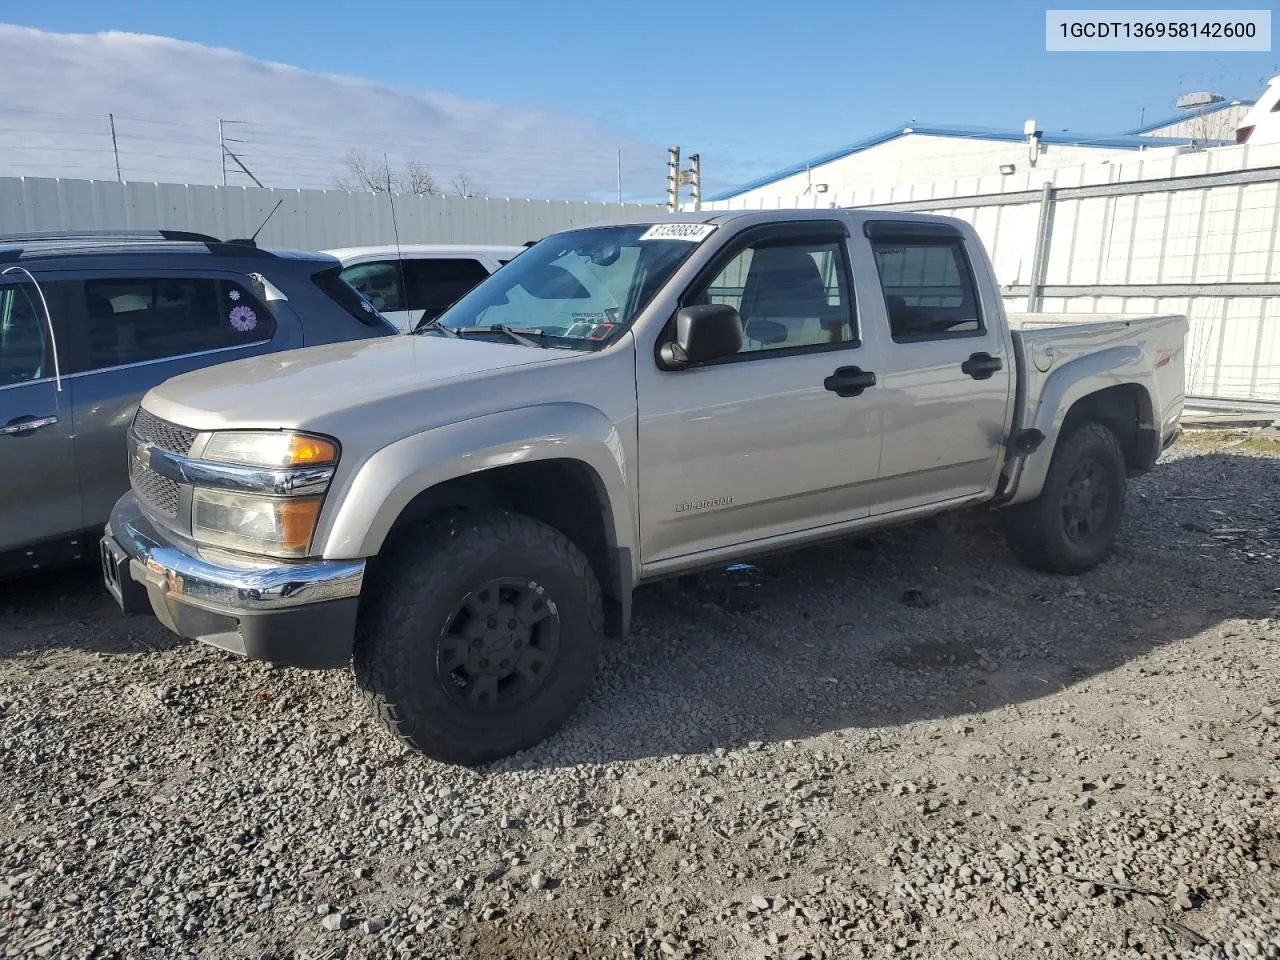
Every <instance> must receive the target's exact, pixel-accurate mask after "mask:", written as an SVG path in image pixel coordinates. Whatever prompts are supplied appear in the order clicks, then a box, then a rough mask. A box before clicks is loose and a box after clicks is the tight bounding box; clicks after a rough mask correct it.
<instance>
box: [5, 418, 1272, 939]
mask: <svg viewBox="0 0 1280 960" xmlns="http://www.w3.org/2000/svg"><path fill="white" fill-rule="evenodd" d="M1278 456H1280V446H1271V445H1269V444H1268V443H1267V442H1265V441H1259V440H1252V441H1249V442H1244V443H1238V442H1237V443H1235V444H1234V445H1231V444H1228V443H1225V442H1224V440H1223V438H1222V437H1220V436H1215V437H1214V438H1213V439H1207V438H1206V437H1199V438H1193V439H1191V440H1189V441H1187V442H1184V443H1181V444H1179V446H1177V447H1175V448H1174V450H1172V451H1171V452H1170V454H1169V455H1168V456H1167V457H1166V459H1165V462H1164V463H1162V464H1161V466H1159V467H1158V468H1157V470H1156V471H1155V472H1153V473H1152V474H1150V475H1149V476H1148V477H1145V478H1142V479H1141V480H1139V481H1136V482H1135V483H1133V484H1132V486H1131V494H1130V501H1129V513H1128V516H1127V520H1126V526H1125V530H1124V534H1123V542H1122V545H1121V547H1120V548H1119V550H1118V553H1117V555H1116V557H1115V558H1114V559H1113V560H1112V561H1111V562H1109V563H1108V564H1106V565H1105V566H1104V567H1103V568H1100V569H1099V570H1097V571H1094V572H1093V573H1091V574H1089V575H1087V576H1085V577H1083V578H1079V579H1070V578H1054V577H1048V576H1041V575H1038V574H1034V573H1031V572H1028V571H1027V570H1025V569H1022V568H1021V567H1019V566H1018V565H1016V563H1015V562H1014V561H1013V559H1012V558H1011V557H1010V555H1009V554H1008V552H1007V551H1006V550H1005V548H1004V546H1003V544H1002V542H1001V540H1000V538H999V536H998V534H997V532H996V531H995V530H994V528H993V527H992V526H991V524H990V523H989V522H988V521H986V520H983V519H981V518H974V519H966V520H965V521H963V522H962V523H961V524H960V525H959V529H958V530H954V531H951V532H944V531H942V530H940V529H937V528H935V527H934V526H925V525H922V526H918V527H911V528H904V529H901V530H897V531H894V532H891V533H887V534H883V535H877V536H875V537H874V538H871V539H867V540H862V541H857V542H851V543H845V544H841V545H838V546H834V547H830V548H823V549H815V550H808V551H804V552H800V553H796V554H793V555H790V556H786V557H779V558H773V559H769V560H767V561H762V562H760V563H759V564H758V565H757V566H754V567H750V568H747V569H742V570H736V571H726V572H725V573H724V574H720V575H714V576H705V577H701V578H699V579H698V580H697V582H696V583H692V584H691V583H687V582H685V583H673V584H664V585H656V586H653V587H648V588H645V589H643V590H641V591H640V592H639V594H638V595H637V617H636V625H635V629H634V631H633V632H632V634H631V635H630V636H629V637H627V638H626V639H625V640H624V641H621V642H618V643H616V644H613V645H612V646H611V648H610V652H609V654H608V656H607V659H606V662H605V664H604V666H603V668H602V671H601V674H600V677H599V680H598V683H597V687H596V692H595V694H594V695H593V696H592V698H591V699H590V700H589V701H588V702H587V703H586V704H585V705H584V706H583V708H582V709H580V710H579V711H578V713H577V714H576V715H575V716H574V718H573V719H572V720H571V721H570V723H569V725H568V726H567V727H566V728H565V729H564V730H563V731H562V732H561V733H560V734H558V735H557V736H555V737H553V738H552V739H551V740H549V741H548V742H546V743H545V744H542V745H540V746H539V747H537V748H535V749H533V750H531V751H528V752H527V753H525V754H522V755H520V756H518V757H514V758H509V759H508V760H506V761H503V762H501V763H498V764H496V765H493V766H491V767H488V768H485V769H481V770H475V771H471V770H464V769H459V768H449V767H444V766H441V765H438V764H434V763H431V762H428V761H425V760H422V759H420V758H417V757H415V756H412V755H408V754H405V753H403V752H402V751H401V750H400V749H399V748H398V747H396V746H395V745H393V743H392V742H391V741H390V740H389V738H387V737H386V736H384V735H383V734H382V733H381V732H380V731H379V730H377V729H376V728H375V727H374V725H373V724H372V723H371V722H370V721H369V720H368V719H367V718H366V715H365V713H364V710H363V708H362V707H361V705H360V703H359V702H358V699H357V696H356V694H355V690H354V685H353V682H352V680H351V678H350V677H349V676H348V675H347V674H346V673H342V672H333V673H305V672H300V671H292V670H283V669H274V668H271V667H268V666H265V665H262V664H254V663H245V662H242V661H238V660H235V659H233V658H231V657H229V656H227V655H223V654H220V653H218V652H217V651H213V650H209V649H205V648H202V647H200V646H198V645H196V644H192V643H187V642H185V641H178V640H175V639H173V638H171V637H170V636H169V635H168V634H166V633H165V632H164V631H163V630H162V629H161V628H160V627H159V626H158V625H157V624H155V623H154V622H152V621H150V620H146V619H138V618H135V619H125V618H123V617H121V616H119V615H118V614H116V613H115V612H114V610H113V608H112V605H111V603H110V601H109V600H108V599H107V598H106V596H105V595H104V594H103V593H102V592H101V590H100V588H99V586H98V582H97V577H96V574H95V573H94V572H93V571H73V572H71V573H64V574H61V575H58V576H56V577H55V576H47V577H43V578H38V579H32V580H25V581H21V582H14V583H9V584H4V585H0V811H3V816H2V817H0V956H4V957H28V956H34V957H59V958H61V957H67V958H75V957H145V958H152V957H154V958H166V960H167V958H179V957H197V956H198V957H218V958H220V957H237V958H238V957H246V958H252V960H258V958H268V957H270V958H281V960H283V958H313V960H318V958H337V957H347V958H353V960H354V958H362V957H400V956H403V957H468V958H470V957H477V958H505V957H510V958H521V960H524V958H541V957H546V958H556V960H567V958H580V960H585V958H597V957H598V958H609V960H614V958H662V957H695V956H696V957H708V958H750V960H763V958H780V960H800V958H804V957H809V958H813V960H818V958H836V957H840V958H844V957H882V956H886V957H887V956H900V957H922V958H924V957H927V958H939V960H941V958H948V960H951V958H965V957H993V956H1000V957H1009V956H1012V957H1022V956H1026V957H1032V956H1034V957H1141V956H1158V957H1242V958H1254V957H1280V720H1278V719H1277V709H1278V708H1280V639H1278V638H1280V620H1277V619H1276V617H1277V616H1280V610H1277V609H1276V605H1277V603H1278V602H1280V594H1278V593H1277V592H1276V590H1277V587H1280V577H1278V576H1277V574H1278V573H1280V516H1278V514H1277V510H1276V503H1277V502H1278V498H1280V459H1277V457H1278Z"/></svg>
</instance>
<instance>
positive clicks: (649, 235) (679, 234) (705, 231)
mask: <svg viewBox="0 0 1280 960" xmlns="http://www.w3.org/2000/svg"><path fill="white" fill-rule="evenodd" d="M715 228H716V225H715V224H714V223H655V224H654V225H653V226H652V227H650V228H649V229H648V230H646V231H645V232H644V233H642V234H640V239H641V240H688V241H689V242H690V243H701V242H702V241H703V240H705V239H707V237H709V236H711V233H712V231H713V230H715Z"/></svg>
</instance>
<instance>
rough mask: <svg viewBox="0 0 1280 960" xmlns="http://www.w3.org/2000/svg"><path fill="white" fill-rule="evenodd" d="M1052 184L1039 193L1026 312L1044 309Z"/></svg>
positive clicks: (1051, 227)
mask: <svg viewBox="0 0 1280 960" xmlns="http://www.w3.org/2000/svg"><path fill="white" fill-rule="evenodd" d="M1053 193H1054V190H1053V184H1052V183H1048V182H1046V183H1045V185H1044V189H1043V190H1041V191H1040V219H1039V221H1038V222H1037V223H1036V246H1035V252H1034V253H1033V254H1032V255H1031V284H1030V289H1029V290H1028V291H1027V312H1028V313H1039V312H1040V311H1041V310H1043V309H1044V281H1045V277H1046V276H1047V275H1048V272H1049V246H1050V239H1051V237H1052V234H1053V204H1054V199H1053Z"/></svg>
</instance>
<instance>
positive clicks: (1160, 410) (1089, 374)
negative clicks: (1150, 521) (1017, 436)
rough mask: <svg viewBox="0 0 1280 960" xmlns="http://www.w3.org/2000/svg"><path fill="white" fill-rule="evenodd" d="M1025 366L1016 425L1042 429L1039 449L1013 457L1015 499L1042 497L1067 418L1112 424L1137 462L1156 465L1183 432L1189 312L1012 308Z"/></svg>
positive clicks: (1009, 487) (1133, 465) (1010, 484)
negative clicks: (1115, 313)
mask: <svg viewBox="0 0 1280 960" xmlns="http://www.w3.org/2000/svg"><path fill="white" fill-rule="evenodd" d="M1008 321H1009V326H1010V328H1011V330H1012V333H1013V343H1014V350H1015V353H1016V356H1017V363H1018V369H1019V380H1018V396H1017V410H1016V418H1015V432H1017V431H1021V430H1027V429H1034V430H1038V431H1039V432H1040V433H1041V434H1043V437H1044V439H1043V441H1042V442H1041V444H1040V446H1039V447H1038V448H1037V449H1036V450H1035V452H1034V453H1032V454H1030V455H1029V456H1027V457H1025V458H1022V459H1014V460H1011V461H1010V468H1009V471H1008V472H1007V474H1006V477H1007V483H1006V487H1005V489H1006V491H1012V496H1011V497H1010V498H1009V499H1008V501H1007V502H1009V503H1022V502H1024V501H1027V500H1031V499H1033V498H1035V497H1036V496H1037V495H1038V494H1039V492H1040V489H1041V488H1042V487H1043V485H1044V478H1045V475H1046V473H1047V472H1048V469H1049V462H1050V460H1051V459H1052V456H1053V450H1054V447H1055V445H1056V443H1057V441H1058V437H1059V435H1060V433H1061V432H1062V428H1063V426H1064V424H1066V423H1067V422H1068V420H1069V419H1070V418H1072V417H1073V416H1074V417H1080V416H1083V415H1085V414H1088V415H1089V418H1090V419H1095V420H1101V421H1103V422H1107V423H1109V424H1110V425H1111V426H1112V427H1113V429H1114V430H1115V431H1116V432H1117V435H1118V436H1119V437H1120V440H1121V444H1122V445H1123V446H1124V447H1125V454H1126V459H1127V460H1128V462H1129V466H1130V469H1131V470H1132V471H1134V472H1140V471H1142V470H1145V469H1147V468H1149V467H1150V466H1151V465H1152V464H1153V463H1154V462H1155V460H1156V458H1157V457H1158V456H1159V455H1160V452H1161V450H1162V449H1164V447H1165V446H1166V445H1167V444H1168V443H1169V442H1171V441H1172V439H1173V437H1174V436H1176V434H1177V429H1178V421H1179V418H1180V417H1181V414H1182V405H1183V400H1184V397H1185V370H1184V365H1185V360H1184V345H1185V342H1186V335H1187V330H1188V322H1187V318H1186V317H1185V316H1181V315H1177V314H1170V315H1164V316H1150V317H1130V318H1112V317H1101V318H1100V317H1099V316H1098V315H1096V314H1076V315H1072V314H1059V315H1056V316H1055V315H1051V314H1010V315H1009V316H1008Z"/></svg>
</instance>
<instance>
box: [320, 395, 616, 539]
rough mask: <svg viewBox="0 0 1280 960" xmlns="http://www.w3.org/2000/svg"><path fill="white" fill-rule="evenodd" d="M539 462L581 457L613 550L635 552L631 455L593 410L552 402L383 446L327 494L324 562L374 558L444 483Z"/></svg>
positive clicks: (609, 424) (606, 420)
mask: <svg viewBox="0 0 1280 960" xmlns="http://www.w3.org/2000/svg"><path fill="white" fill-rule="evenodd" d="M536 460H576V461H578V462H580V463H582V464H584V465H586V466H587V467H588V468H589V469H590V470H591V471H592V472H593V473H594V475H595V478H596V481H597V484H598V486H599V490H600V493H601V495H602V496H603V497H604V498H605V507H606V516H607V517H608V520H607V521H606V522H607V524H608V525H610V526H611V527H612V529H610V530H607V531H606V532H607V534H608V535H609V537H610V539H611V540H612V543H611V544H610V546H611V547H613V548H615V549H618V550H624V549H625V550H628V551H629V553H628V554H622V555H623V556H631V557H638V556H639V551H638V550H637V549H636V537H637V534H636V522H635V516H634V510H633V508H632V504H633V503H634V498H633V496H632V490H631V485H630V483H629V482H628V480H627V470H626V454H625V448H624V445H623V442H622V436H621V434H620V433H619V431H618V428H617V426H616V425H615V424H614V423H613V422H612V421H611V420H610V419H609V418H608V417H606V416H605V415H604V414H603V413H601V412H600V411H599V410H597V409H595V408H594V407H590V406H586V405H585V404H579V403H549V404H541V405H537V406H532V407H526V408H523V409H520V410H506V411H503V412H501V413H493V414H487V415H485V416H481V417H475V418H472V419H468V420H461V421H457V422H455V423H450V424H446V425H444V426H440V427H435V428H433V429H431V430H426V431H424V432H422V433H418V434H414V435H413V436H410V437H405V438H404V439H403V440H399V441H397V442H396V443H393V444H391V445H390V446H387V447H384V448H383V449H381V450H379V451H378V452H377V453H375V454H374V455H373V456H371V457H370V458H369V459H368V460H366V461H365V462H364V463H363V464H361V465H360V467H359V469H358V470H357V471H356V472H355V473H354V474H353V475H351V477H350V478H349V480H348V481H347V483H346V484H345V485H342V484H339V485H338V486H337V488H335V489H333V490H331V491H330V493H329V498H330V501H329V502H330V504H336V506H337V509H336V510H333V511H330V510H327V509H326V511H325V513H326V514H327V516H326V517H323V518H322V519H321V524H320V528H319V529H318V530H317V532H316V543H317V544H323V547H322V549H320V550H318V551H317V552H318V553H319V554H320V555H321V556H323V557H325V558H326V559H335V560H337V559H356V558H360V557H372V556H374V555H376V554H377V553H378V551H379V550H381V549H382V544H383V541H384V540H386V537H387V534H388V532H389V531H390V530H391V527H392V525H393V524H394V523H395V521H396V518H397V517H399V516H400V513H401V511H403V510H404V508H405V507H406V506H407V505H408V504H409V502H410V501H411V500H412V499H413V498H414V497H416V496H417V495H418V494H420V493H422V492H423V491H425V490H428V489H430V488H431V487H434V486H436V485H438V484H441V483H444V482H445V481H447V480H453V479H455V478H457V477H463V476H467V475H469V474H475V473H480V472H482V471H485V470H492V469H494V468H497V467H505V466H511V465H513V464H518V463H529V462H532V461H536Z"/></svg>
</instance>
